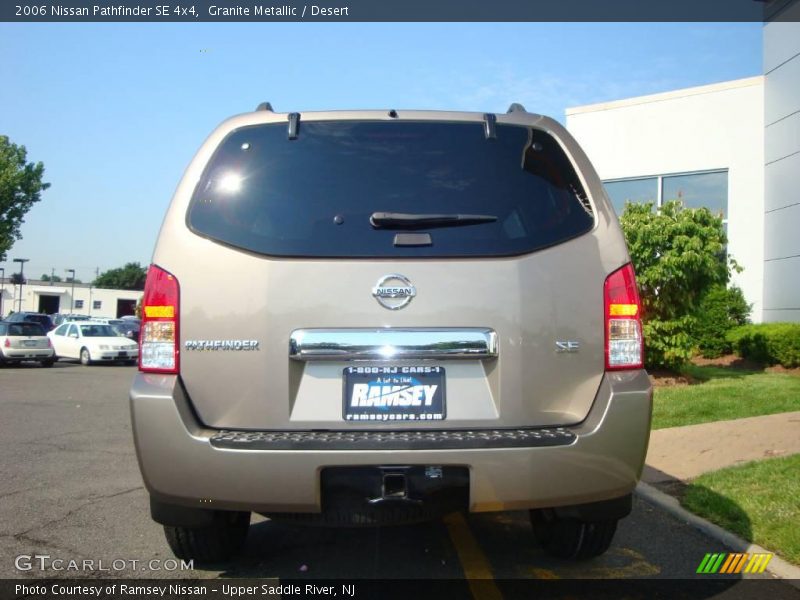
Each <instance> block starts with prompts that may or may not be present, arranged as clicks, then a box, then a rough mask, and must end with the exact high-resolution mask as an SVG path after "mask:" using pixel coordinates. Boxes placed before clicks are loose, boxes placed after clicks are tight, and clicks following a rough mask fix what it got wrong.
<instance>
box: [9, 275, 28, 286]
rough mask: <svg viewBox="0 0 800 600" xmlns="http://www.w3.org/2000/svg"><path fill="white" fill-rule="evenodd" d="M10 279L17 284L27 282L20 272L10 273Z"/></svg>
mask: <svg viewBox="0 0 800 600" xmlns="http://www.w3.org/2000/svg"><path fill="white" fill-rule="evenodd" d="M10 281H11V283H13V284H14V285H19V284H23V285H24V284H26V283H28V280H27V279H25V278H23V277H22V273H12V274H11V279H10Z"/></svg>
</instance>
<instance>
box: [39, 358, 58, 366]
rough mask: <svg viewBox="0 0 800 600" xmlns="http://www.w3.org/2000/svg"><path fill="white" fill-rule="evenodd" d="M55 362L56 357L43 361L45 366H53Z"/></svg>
mask: <svg viewBox="0 0 800 600" xmlns="http://www.w3.org/2000/svg"><path fill="white" fill-rule="evenodd" d="M55 363H56V359H55V358H46V359H44V360H43V361H42V362H41V364H42V366H43V367H52V366H53V365H54V364H55Z"/></svg>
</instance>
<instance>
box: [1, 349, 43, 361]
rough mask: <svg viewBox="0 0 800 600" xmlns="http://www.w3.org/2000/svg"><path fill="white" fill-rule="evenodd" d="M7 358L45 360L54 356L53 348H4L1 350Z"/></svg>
mask: <svg viewBox="0 0 800 600" xmlns="http://www.w3.org/2000/svg"><path fill="white" fill-rule="evenodd" d="M0 354H2V358H4V359H5V360H45V359H48V358H53V349H52V348H3V350H0Z"/></svg>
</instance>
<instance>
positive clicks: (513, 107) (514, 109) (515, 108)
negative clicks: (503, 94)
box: [506, 102, 528, 113]
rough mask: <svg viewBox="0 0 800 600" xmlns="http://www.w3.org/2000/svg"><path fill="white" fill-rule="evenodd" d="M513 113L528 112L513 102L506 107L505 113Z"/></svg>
mask: <svg viewBox="0 0 800 600" xmlns="http://www.w3.org/2000/svg"><path fill="white" fill-rule="evenodd" d="M513 112H528V111H527V110H525V107H524V106H522V104H520V103H519V102H514V103H513V104H511V106H509V107H508V110H507V111H506V113H513Z"/></svg>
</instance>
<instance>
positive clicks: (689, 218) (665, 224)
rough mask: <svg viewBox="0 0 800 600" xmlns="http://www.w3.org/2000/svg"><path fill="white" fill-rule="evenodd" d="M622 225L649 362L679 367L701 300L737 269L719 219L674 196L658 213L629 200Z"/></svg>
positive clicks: (689, 347) (688, 348)
mask: <svg viewBox="0 0 800 600" xmlns="http://www.w3.org/2000/svg"><path fill="white" fill-rule="evenodd" d="M620 223H621V225H622V230H623V232H624V233H625V240H626V241H627V243H628V251H629V252H630V255H631V260H632V261H633V266H634V268H635V270H636V281H637V283H638V284H639V292H640V295H641V298H642V304H643V311H642V312H643V315H642V318H643V327H644V337H645V344H646V350H647V364H648V366H649V367H667V368H675V367H678V366H680V365H681V364H682V363H684V362H685V361H686V360H688V359H689V358H691V356H692V351H693V349H694V336H693V328H694V326H695V317H694V315H695V313H696V310H697V308H698V306H699V304H700V302H701V300H702V299H703V298H704V297H705V296H706V294H707V293H708V291H709V290H710V289H711V288H713V287H714V286H718V285H725V284H726V283H727V282H728V279H729V277H730V272H731V270H737V271H738V270H741V269H740V268H739V266H738V265H737V264H736V262H735V261H733V260H729V259H728V257H727V254H726V251H725V246H726V244H727V238H726V236H725V229H724V227H723V225H722V217H719V216H715V215H713V214H712V213H711V211H709V210H708V209H707V208H696V209H688V208H683V205H682V203H681V202H680V201H677V200H673V201H670V202H667V203H665V204H664V205H663V206H662V207H661V209H660V210H658V211H654V210H653V204H652V202H650V203H645V204H632V203H627V204H626V205H625V211H624V212H623V214H622V218H621V219H620Z"/></svg>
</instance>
